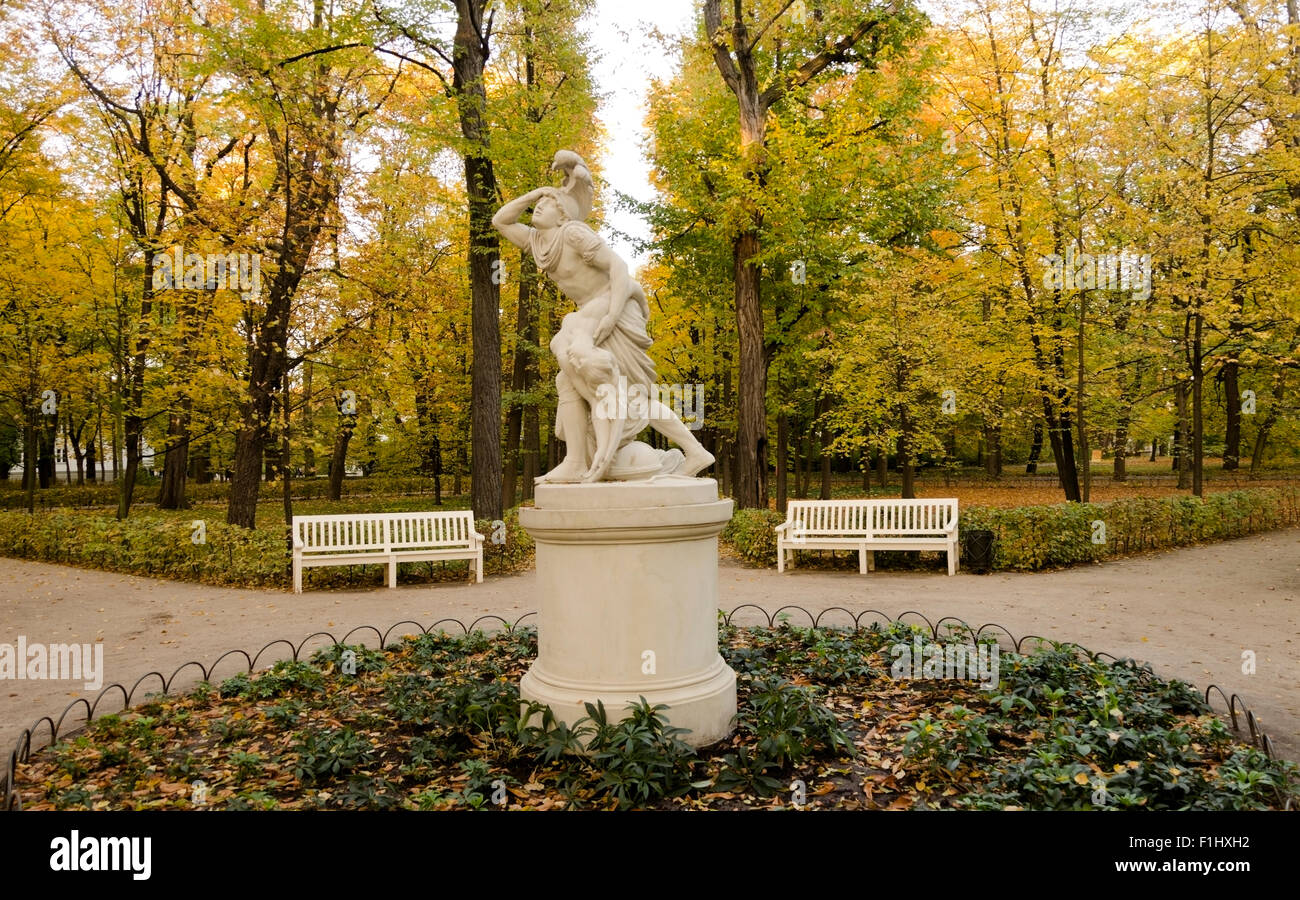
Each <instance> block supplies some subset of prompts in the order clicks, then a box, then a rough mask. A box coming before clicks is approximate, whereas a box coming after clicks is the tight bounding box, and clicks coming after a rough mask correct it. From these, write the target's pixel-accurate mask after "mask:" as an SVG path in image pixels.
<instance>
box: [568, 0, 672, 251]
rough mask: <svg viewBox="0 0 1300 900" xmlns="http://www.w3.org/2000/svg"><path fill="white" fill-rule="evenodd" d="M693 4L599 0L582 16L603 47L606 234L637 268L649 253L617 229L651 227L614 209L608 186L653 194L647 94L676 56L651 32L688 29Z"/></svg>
mask: <svg viewBox="0 0 1300 900" xmlns="http://www.w3.org/2000/svg"><path fill="white" fill-rule="evenodd" d="M695 7H696V3H695V2H694V0H654V2H652V3H629V2H628V0H597V2H596V5H595V9H594V11H593V13H592V15H591V16H589V17H588V18H587V19H586V20H584V22H583V26H584V27H585V29H586V30H587V33H588V34H589V35H590V40H591V45H592V47H593V48H595V49H596V50H597V51H598V52H599V53H600V58H599V59H598V60H597V61H596V63H595V65H594V67H593V73H592V74H593V76H594V80H595V83H596V85H597V89H598V90H600V91H601V92H603V93H604V94H605V95H606V96H605V98H604V100H603V102H602V103H601V105H600V112H599V115H600V119H601V123H602V124H603V125H604V126H605V131H606V134H607V141H606V144H605V155H604V157H603V158H602V160H601V162H602V165H603V167H604V172H603V173H602V175H603V181H602V182H601V183H600V184H598V185H597V186H596V189H597V191H599V192H600V199H601V202H602V203H603V205H604V206H605V209H606V218H607V220H608V221H609V224H610V225H611V226H612V228H610V227H606V228H605V229H604V236H605V238H606V240H608V241H609V242H610V244H611V246H613V248H614V250H615V252H617V253H618V254H619V255H620V256H622V257H623V258H624V259H626V260H627V261H628V263H629V264H630V265H631V267H632V269H633V271H635V270H636V268H637V266H639V265H641V264H642V263H644V262H645V261H646V258H645V256H644V255H642V256H637V255H636V254H634V253H633V250H632V246H631V244H630V243H628V242H627V241H625V240H622V239H620V238H619V237H618V236H617V235H615V234H614V233H613V231H614V230H615V229H617V230H618V231H622V232H625V233H628V234H633V235H636V236H637V237H640V238H646V237H649V235H650V229H649V227H648V226H647V225H646V223H645V221H644V220H642V219H641V218H640V217H638V216H634V215H631V214H629V213H627V212H620V211H616V210H614V208H613V207H614V204H613V197H612V195H611V193H610V189H611V188H613V189H616V190H619V191H622V192H623V193H625V194H630V195H632V196H633V197H636V198H637V199H638V200H649V199H651V198H652V197H653V195H654V191H653V190H651V188H650V177H649V176H650V165H649V163H648V162H647V161H646V159H645V152H644V151H645V148H644V142H645V137H646V133H645V114H646V97H647V94H648V89H649V86H650V79H651V78H667V77H668V76H670V75H671V74H672V71H673V68H674V65H675V60H673V59H671V58H669V57H666V56H665V55H664V51H663V47H662V46H661V45H660V44H659V43H658V42H657V41H656V40H654V39H653V38H650V37H648V36H647V35H648V34H649V33H650V31H651V29H653V28H657V29H658V30H659V31H660V32H662V33H664V34H676V35H680V34H684V33H685V32H686V30H687V29H688V28H690V26H691V21H692V17H693V15H694V10H695Z"/></svg>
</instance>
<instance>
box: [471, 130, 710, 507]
mask: <svg viewBox="0 0 1300 900" xmlns="http://www.w3.org/2000/svg"><path fill="white" fill-rule="evenodd" d="M551 169H552V171H560V172H563V173H564V175H565V180H564V184H563V185H562V186H561V187H559V188H554V187H541V188H537V189H536V190H533V191H530V192H528V193H527V194H524V195H523V196H522V197H518V198H516V199H514V200H511V201H510V202H509V203H507V204H506V205H504V206H502V207H501V209H500V210H498V211H497V214H496V215H495V216H494V217H493V218H492V224H493V225H495V226H496V228H497V229H498V230H499V231H500V232H501V233H502V234H503V235H505V237H506V239H507V240H509V241H510V242H511V243H512V244H514V245H515V246H516V247H519V248H521V249H524V250H528V251H530V252H531V253H532V254H533V258H534V259H535V260H536V261H537V268H538V269H540V270H541V271H542V272H545V273H546V274H547V275H548V276H549V277H550V278H551V280H552V281H554V282H555V284H556V286H558V287H559V289H560V290H561V291H562V292H563V293H564V295H565V296H566V297H568V298H569V299H570V300H572V301H573V302H574V304H575V305H576V306H577V310H576V311H575V312H571V313H568V314H567V315H565V317H564V320H563V324H562V325H561V327H560V330H559V332H557V333H556V335H555V336H554V337H553V338H552V339H551V345H550V346H551V352H552V353H553V354H554V355H555V359H556V362H557V363H558V364H559V367H560V372H559V374H558V375H556V377H555V387H556V391H557V393H558V398H559V403H558V406H557V409H556V414H555V418H556V436H557V437H559V438H560V439H561V440H563V441H564V442H565V448H566V449H565V455H564V460H563V461H562V462H561V463H560V464H559V465H558V466H556V467H555V468H554V469H552V470H551V471H550V472H547V473H546V474H545V475H543V476H542V477H541V478H539V479H537V480H538V481H539V482H579V481H587V482H591V481H601V480H603V479H605V478H606V477H607V476H609V475H610V474H611V473H612V472H613V471H614V469H616V468H617V467H618V465H619V460H620V456H621V455H620V453H619V451H625V452H624V454H622V456H626V457H627V460H626V465H625V468H629V467H631V466H632V465H633V463H632V460H631V456H632V454H631V453H630V450H632V449H635V448H636V447H637V445H635V444H633V443H632V442H633V439H634V438H635V437H636V435H637V434H638V433H640V432H641V431H642V430H643V429H644V428H645V427H646V425H649V426H650V427H651V428H653V429H654V430H655V431H658V432H659V433H660V434H662V435H663V436H664V437H666V438H667V439H668V440H670V441H672V442H673V443H675V444H676V445H677V446H679V447H680V448H681V450H682V453H683V454H684V457H681V458H679V456H680V455H679V454H677V453H676V452H674V451H670V454H671V455H661V457H660V458H661V459H662V460H663V464H662V468H661V470H660V473H661V474H670V473H671V474H677V475H688V476H693V475H697V474H699V473H700V472H702V471H704V470H705V469H707V468H708V467H709V466H711V465H712V464H713V462H714V458H713V454H711V453H709V452H708V451H707V450H705V449H704V447H702V446H701V445H700V442H699V441H698V440H696V439H695V436H694V435H693V434H691V431H690V429H689V428H687V427H686V426H685V425H684V424H683V423H682V420H681V419H680V418H679V417H678V416H677V415H676V413H674V412H673V410H672V409H670V408H668V407H667V406H665V405H664V404H663V402H662V401H661V400H660V399H659V396H658V392H657V390H656V389H655V382H656V374H655V367H654V362H653V360H651V359H650V357H649V356H648V355H647V354H646V350H648V349H649V347H650V344H651V340H650V337H649V335H648V334H647V333H646V319H647V318H648V317H649V313H650V307H649V305H648V304H647V303H646V298H645V291H644V290H643V289H642V287H641V285H639V284H637V283H636V281H634V280H633V279H632V278H631V276H630V275H629V273H628V268H627V263H626V262H624V261H623V260H622V259H621V258H620V257H619V256H618V255H617V254H616V253H614V251H613V250H611V249H610V247H609V246H608V245H607V244H606V243H605V241H604V240H603V239H602V238H601V237H600V235H599V234H597V233H596V232H595V231H594V230H592V228H591V227H590V226H589V225H587V223H586V221H585V220H586V218H587V216H588V215H590V213H591V201H592V194H593V192H594V189H593V185H592V180H591V172H590V171H589V170H588V169H587V166H586V164H585V163H584V162H583V161H582V158H581V157H580V156H578V154H576V153H574V152H572V151H570V150H561V151H559V152H558V153H556V154H555V159H554V161H553V163H552V166H551ZM530 206H531V207H532V208H533V218H532V225H531V226H529V225H525V224H523V223H522V222H520V221H519V218H520V216H522V215H523V214H524V212H525V211H526V210H527V209H528V208H529V207H530ZM621 379H626V381H625V382H621V383H622V384H625V385H627V386H629V387H630V392H631V393H633V394H635V395H637V398H638V401H639V402H633V403H630V404H629V403H612V402H611V396H610V395H611V393H612V392H613V391H614V390H615V387H616V385H615V383H616V382H620V381H621ZM641 398H644V399H643V400H641ZM593 413H594V414H595V415H594V417H593ZM639 447H640V448H644V450H647V451H648V450H649V448H648V447H646V446H645V445H639ZM640 461H641V462H644V459H641V460H640ZM650 468H651V469H653V468H654V466H653V465H652V466H651V467H650ZM612 477H620V476H618V475H617V474H616V473H615V474H613V476H612Z"/></svg>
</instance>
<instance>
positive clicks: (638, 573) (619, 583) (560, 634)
mask: <svg viewBox="0 0 1300 900" xmlns="http://www.w3.org/2000/svg"><path fill="white" fill-rule="evenodd" d="M535 503H536V505H535V506H534V507H533V508H531V509H529V508H525V509H521V510H520V511H519V522H520V524H521V525H522V526H523V527H524V528H525V529H527V531H528V533H529V534H530V535H532V536H533V539H534V540H535V541H536V542H537V579H538V586H539V589H540V593H541V598H540V605H539V609H538V622H537V632H538V656H537V660H536V662H534V663H533V665H532V667H531V668H530V669H529V670H528V672H527V674H525V675H524V677H523V680H522V681H521V682H520V685H519V693H520V696H521V697H522V698H523V699H525V700H534V701H537V702H538V703H543V704H545V705H547V706H549V707H550V708H551V710H552V712H554V713H555V717H556V719H557V720H559V721H562V722H565V723H567V724H569V725H572V724H573V723H574V722H576V721H577V720H578V719H579V718H581V717H583V716H585V715H586V714H587V711H586V707H585V704H586V703H592V704H595V702H596V701H597V700H600V701H602V702H603V703H604V704H605V710H606V713H607V714H608V716H609V719H610V721H611V722H613V721H618V720H619V719H620V718H623V717H624V716H625V714H626V707H627V704H628V703H635V702H636V701H637V699H638V698H639V697H644V698H645V699H646V700H647V701H648V702H649V703H650V704H651V705H655V704H660V703H662V704H665V705H667V706H668V707H669V708H668V709H667V710H666V711H665V712H664V713H663V715H664V717H665V718H666V719H667V720H668V721H669V722H671V723H672V724H673V725H675V726H678V727H680V728H688V729H690V734H688V735H684V736H683V740H685V741H686V743H688V744H690V745H692V746H695V747H699V746H703V745H705V744H710V743H713V742H715V741H718V740H721V739H722V738H724V737H726V736H727V735H728V734H730V733H731V728H732V723H733V718H734V716H735V714H736V675H735V673H734V672H732V671H731V669H730V668H729V667H728V666H727V665H726V663H725V662H723V660H722V657H721V656H720V655H719V654H718V533H719V532H721V531H722V527H723V526H724V525H725V524H726V523H727V520H728V519H730V518H731V511H732V502H731V501H730V500H719V499H718V488H717V482H715V481H714V480H713V479H711V478H683V477H679V476H672V475H669V476H662V477H659V478H655V479H653V480H651V481H641V482H615V483H610V482H603V483H599V484H545V485H538V487H537V491H536V497H535Z"/></svg>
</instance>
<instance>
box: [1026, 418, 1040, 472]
mask: <svg viewBox="0 0 1300 900" xmlns="http://www.w3.org/2000/svg"><path fill="white" fill-rule="evenodd" d="M1042 453H1043V423H1042V421H1041V420H1039V419H1034V431H1033V435H1032V436H1031V437H1030V439H1029V460H1028V461H1027V462H1026V463H1025V474H1026V475H1036V474H1038V458H1039V457H1040V456H1042Z"/></svg>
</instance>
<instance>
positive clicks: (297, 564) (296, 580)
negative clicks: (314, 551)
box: [293, 559, 302, 594]
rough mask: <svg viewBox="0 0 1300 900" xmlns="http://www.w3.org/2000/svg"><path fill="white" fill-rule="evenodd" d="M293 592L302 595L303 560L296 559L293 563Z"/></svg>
mask: <svg viewBox="0 0 1300 900" xmlns="http://www.w3.org/2000/svg"><path fill="white" fill-rule="evenodd" d="M293 592H294V593H295V594H301V593H302V560H301V559H295V560H294V561H293Z"/></svg>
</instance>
